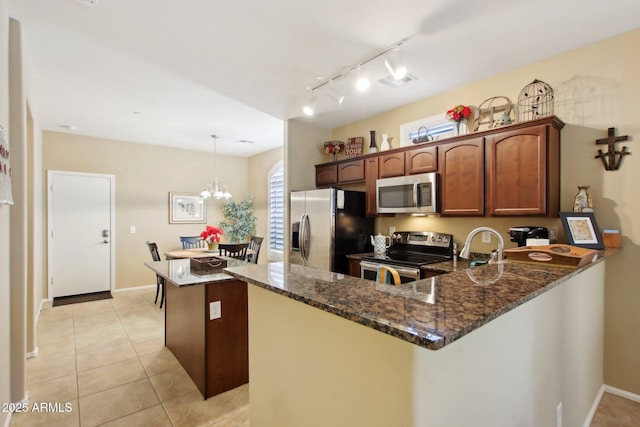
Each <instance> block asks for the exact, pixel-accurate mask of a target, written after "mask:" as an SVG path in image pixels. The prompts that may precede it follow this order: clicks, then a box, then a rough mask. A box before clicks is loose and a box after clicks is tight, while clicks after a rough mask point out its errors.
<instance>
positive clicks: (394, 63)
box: [302, 37, 409, 116]
mask: <svg viewBox="0 0 640 427" xmlns="http://www.w3.org/2000/svg"><path fill="white" fill-rule="evenodd" d="M408 40H409V38H408V37H407V38H404V39H402V40H400V41H399V42H396V43H394V44H392V45H391V46H389V47H386V48H384V49H381V50H379V51H377V52H375V53H373V54H371V55H369V56H367V57H365V58H364V59H362V60H361V61H358V62H356V63H355V64H352V65H351V66H349V67H344V68H343V69H342V71H340V72H338V73H336V74H334V75H332V76H330V77H328V78H326V79H324V80H323V81H322V82H320V83H319V84H317V85H315V86H313V87H310V88H308V91H309V99H308V101H307V103H306V104H305V105H304V107H303V109H302V110H303V112H304V114H306V115H307V116H312V115H314V114H315V109H316V104H317V102H318V98H317V97H316V94H317V93H318V90H319V89H322V88H323V87H325V86H327V88H326V89H324V90H326V92H327V95H328V96H329V97H330V98H331V99H333V100H334V101H335V102H337V103H338V105H340V104H342V102H343V101H344V99H345V95H344V94H341V93H340V92H338V91H337V90H336V89H335V88H334V86H333V83H334V82H335V81H336V80H338V79H340V78H343V77H346V76H348V75H352V74H353V73H354V72H357V74H358V77H357V78H356V82H355V87H356V88H357V89H358V90H359V91H360V92H366V91H367V90H368V89H369V88H370V87H371V81H370V80H369V79H368V78H367V76H366V75H365V74H364V72H363V71H362V67H363V66H364V65H366V64H368V63H369V62H371V61H373V60H374V59H378V58H379V57H381V56H383V55H386V54H389V55H388V56H387V58H385V61H384V64H385V67H386V69H387V71H388V72H389V73H390V75H391V77H392V78H393V80H402V79H404V78H405V77H407V73H408V71H407V68H406V67H405V66H404V65H403V64H402V62H401V61H400V58H399V53H398V51H399V49H400V46H402V45H403V44H404V43H406V42H407V41H408Z"/></svg>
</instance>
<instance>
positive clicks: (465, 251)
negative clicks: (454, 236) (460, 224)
mask: <svg viewBox="0 0 640 427" xmlns="http://www.w3.org/2000/svg"><path fill="white" fill-rule="evenodd" d="M483 231H488V232H489V233H491V234H493V235H494V236H496V237H497V238H498V261H501V260H502V250H503V249H504V239H502V236H501V235H500V233H498V232H497V231H496V230H494V229H493V228H489V227H478V228H476V229H475V230H473V231H471V233H469V235H468V236H467V241H466V242H465V243H464V247H463V248H462V250H461V251H460V255H459V256H460V258H464V259H469V254H470V253H471V241H472V240H473V238H474V237H475V236H476V234H478V233H482V232H483Z"/></svg>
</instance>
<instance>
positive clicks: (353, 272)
mask: <svg viewBox="0 0 640 427" xmlns="http://www.w3.org/2000/svg"><path fill="white" fill-rule="evenodd" d="M348 262H349V270H348V273H349V276H353V277H360V260H359V259H353V258H348Z"/></svg>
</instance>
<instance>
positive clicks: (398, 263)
mask: <svg viewBox="0 0 640 427" xmlns="http://www.w3.org/2000/svg"><path fill="white" fill-rule="evenodd" d="M391 241H392V245H391V246H390V247H389V249H387V253H386V254H384V255H372V256H364V257H362V259H361V261H360V277H362V278H363V279H369V280H376V275H377V273H378V266H380V265H388V266H391V267H393V268H394V269H396V270H397V271H398V273H399V274H400V279H401V281H402V283H406V282H413V281H415V280H418V279H424V278H426V277H429V276H431V275H433V274H429V272H428V271H427V270H424V269H422V267H423V266H425V265H427V264H433V263H437V262H442V261H449V260H451V259H453V236H452V235H451V234H443V233H436V232H433V231H401V232H396V233H394V234H393V236H391Z"/></svg>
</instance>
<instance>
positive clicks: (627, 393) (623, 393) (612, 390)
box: [604, 385, 640, 402]
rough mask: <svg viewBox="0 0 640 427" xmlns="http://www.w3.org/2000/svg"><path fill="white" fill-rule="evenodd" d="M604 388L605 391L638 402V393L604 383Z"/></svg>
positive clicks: (639, 399) (639, 397)
mask: <svg viewBox="0 0 640 427" xmlns="http://www.w3.org/2000/svg"><path fill="white" fill-rule="evenodd" d="M604 388H605V391H606V392H607V393H611V394H615V395H616V396H620V397H624V398H625V399H629V400H633V401H634V402H640V395H638V394H635V393H631V392H630V391H625V390H621V389H619V388H615V387H611V386H610V385H604Z"/></svg>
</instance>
